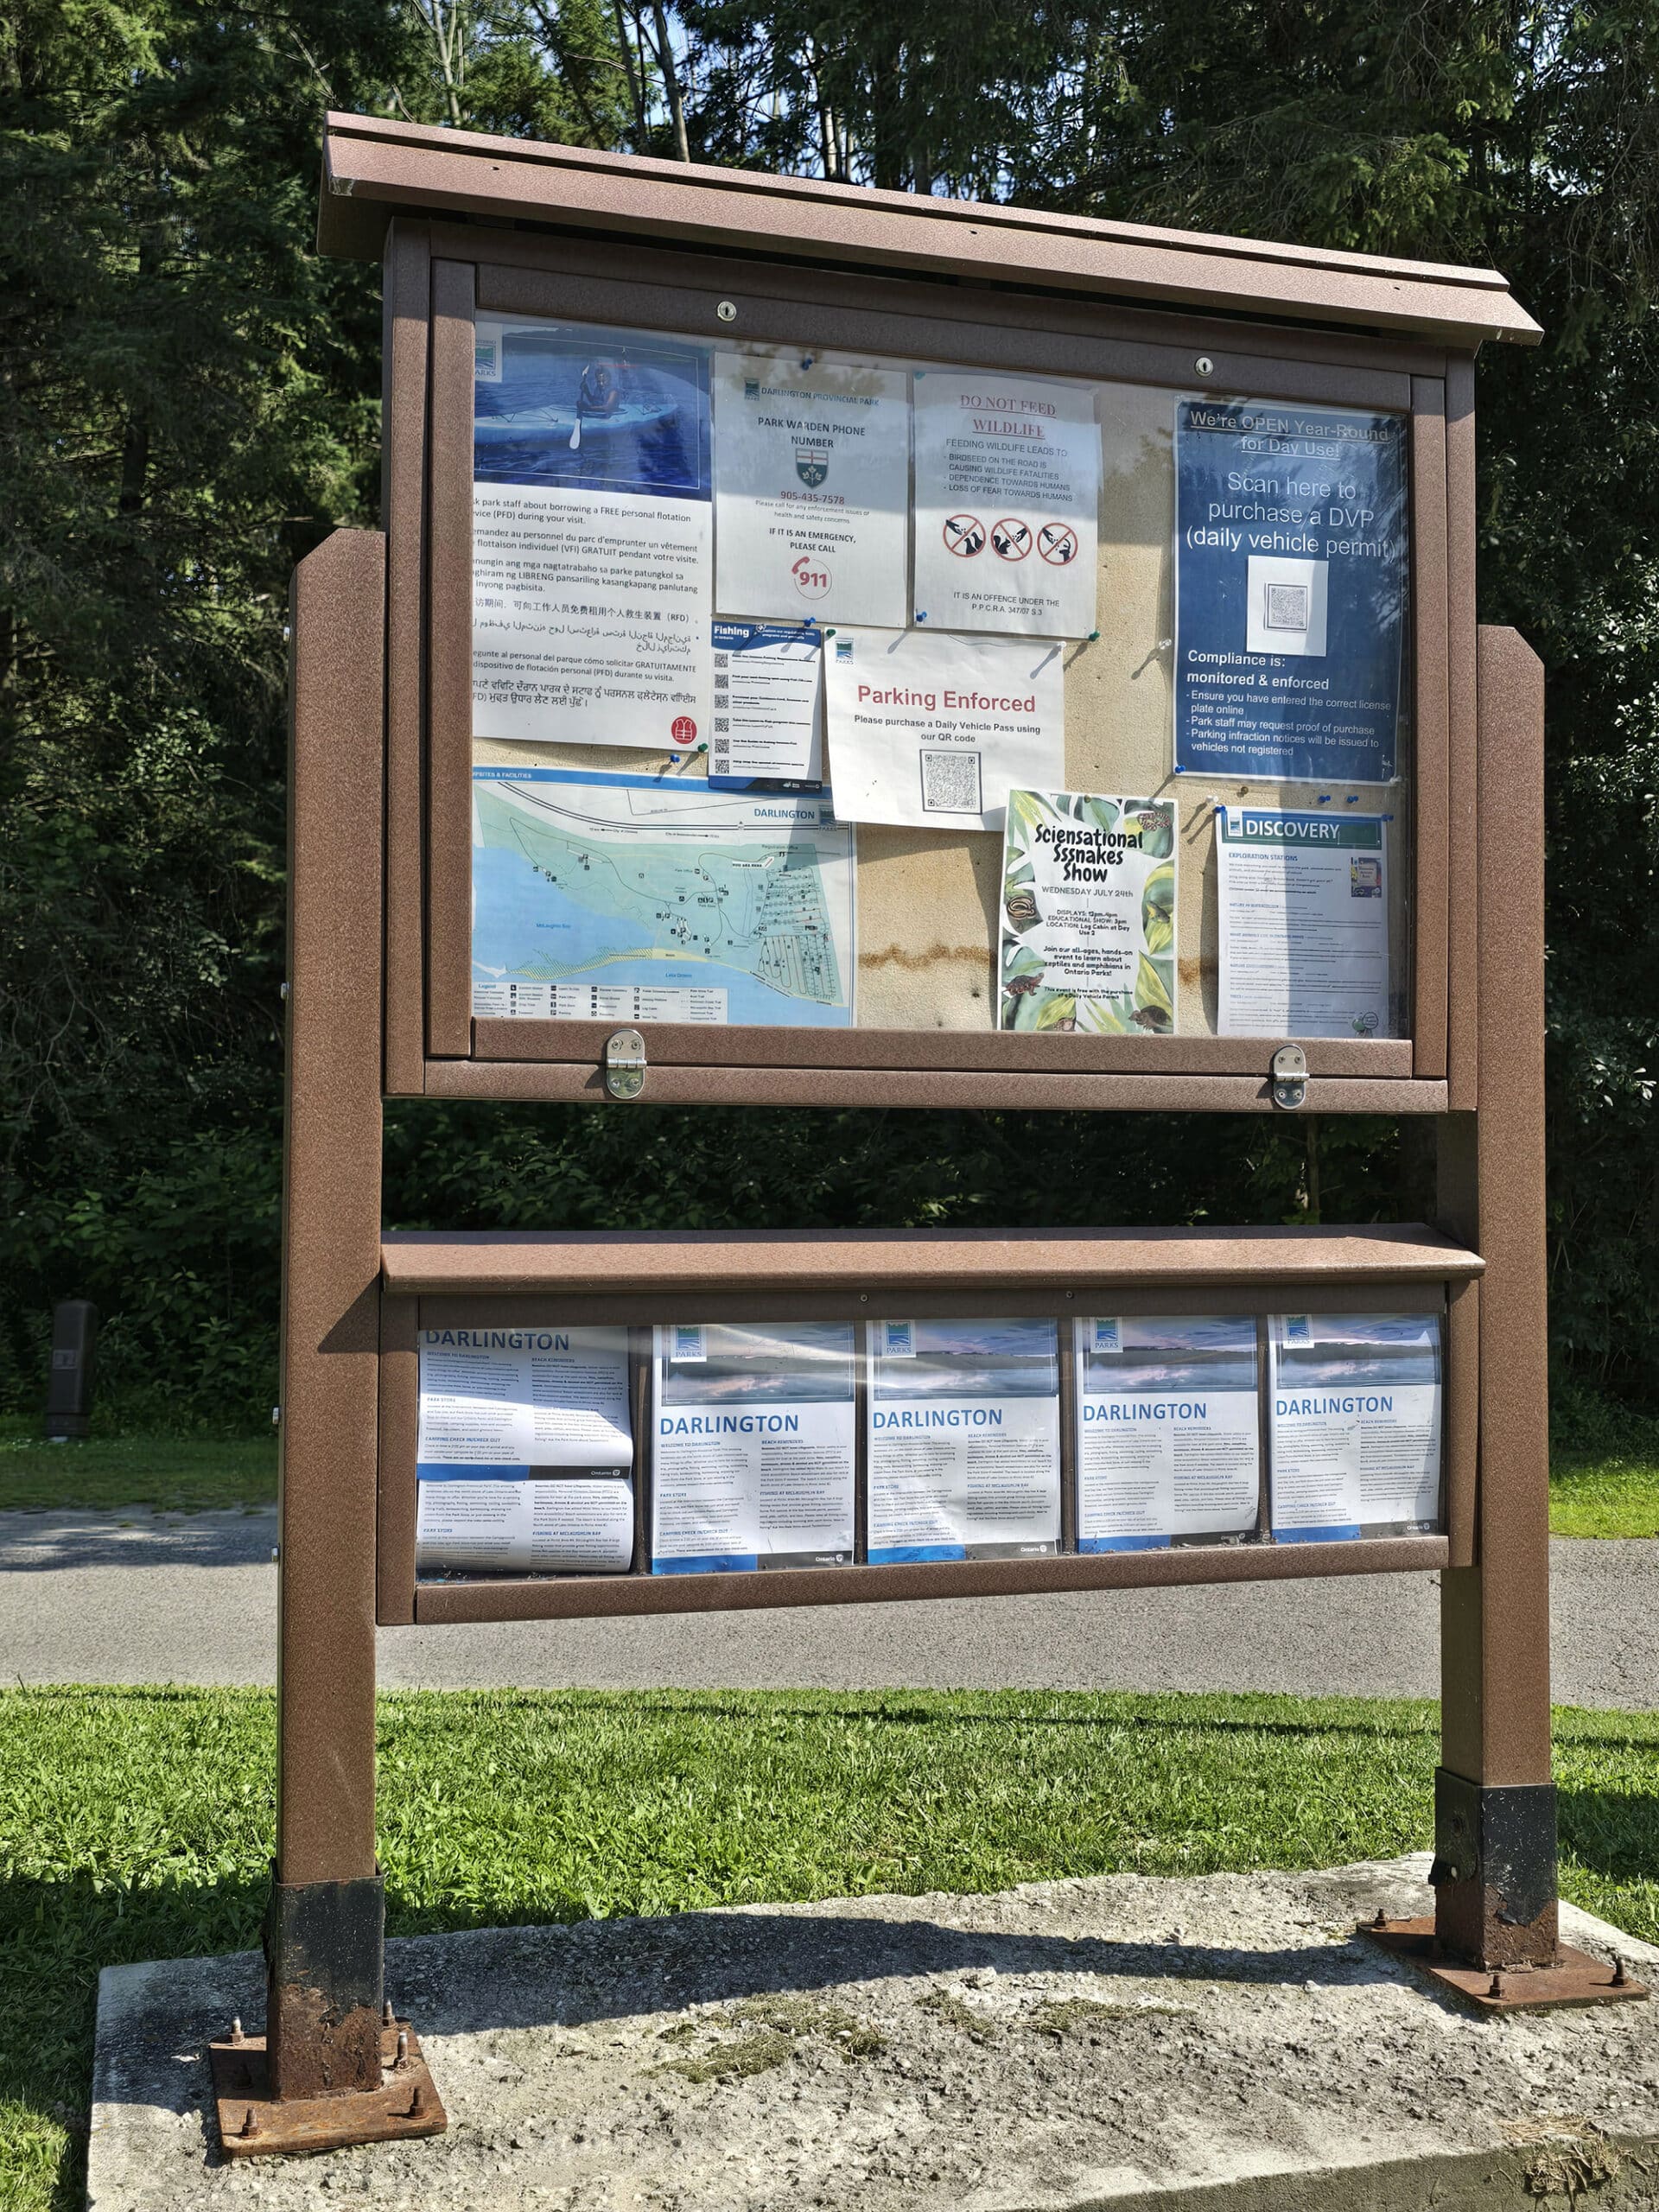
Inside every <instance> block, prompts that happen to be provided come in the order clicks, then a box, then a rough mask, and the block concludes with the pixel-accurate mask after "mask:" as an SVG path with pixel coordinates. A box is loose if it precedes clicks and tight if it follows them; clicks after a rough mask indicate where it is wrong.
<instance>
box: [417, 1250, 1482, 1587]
mask: <svg viewBox="0 0 1659 2212" xmlns="http://www.w3.org/2000/svg"><path fill="white" fill-rule="evenodd" d="M1482 1272H1483V1263H1482V1262H1481V1259H1480V1257H1479V1255H1478V1254H1476V1253H1474V1252H1471V1251H1470V1250H1469V1249H1467V1248H1466V1247H1465V1246H1462V1245H1460V1244H1459V1243H1458V1242H1457V1241H1456V1240H1455V1239H1454V1238H1452V1237H1451V1236H1447V1235H1446V1234H1445V1233H1444V1232H1442V1231H1440V1230H1435V1229H1432V1228H1428V1227H1426V1226H1422V1225H1419V1224H1399V1225H1389V1226H1386V1227H1380V1228H1376V1229H1371V1230H1340V1229H1326V1230H1320V1229H1314V1230H1295V1229H1265V1230H1255V1231H1235V1230H1204V1229H1200V1230H1164V1231H1156V1230H1153V1231H1147V1230H1140V1231H1137V1230H1090V1231H1082V1232H1077V1231H1058V1232H1046V1231H1030V1232H1026V1233H1023V1234H1012V1235H1011V1234H998V1233H996V1232H994V1231H987V1232H984V1233H982V1234H968V1235H962V1234H958V1235H955V1236H951V1235H948V1234H946V1235H936V1234H930V1233H926V1232H915V1233H912V1234H909V1235H894V1234H891V1233H886V1232H881V1231H872V1232H866V1233H863V1234H858V1233H851V1234H849V1233H839V1234H837V1233H834V1232H831V1233H829V1234H825V1235H822V1236H817V1235H806V1234H799V1235H798V1234H791V1233H787V1232H781V1233H774V1234H772V1235H767V1236H738V1235H725V1234H721V1233H717V1232H709V1233H702V1234H687V1235H674V1234H657V1235H645V1236H628V1235H625V1234H615V1235H588V1236H582V1235H575V1234H572V1235H556V1234H554V1235H535V1234H526V1235H523V1236H488V1235H467V1234H465V1233H456V1234H450V1235H443V1236H435V1235H429V1234H422V1233H418V1232H409V1233H404V1234H399V1235H389V1236H386V1237H385V1239H384V1240H383V1243H382V1250H381V1284H382V1300H381V1309H380V1311H381V1319H380V1332H381V1363H380V1461H379V1478H378V1618H379V1620H380V1622H381V1623H382V1624H383V1625H389V1624H394V1623H397V1622H410V1621H420V1622H435V1621H461V1620H501V1619H551V1618H594V1617H596V1616H602V1615H607V1614H620V1613H629V1614H639V1613H645V1612H687V1611H725V1610H731V1609H738V1608H741V1609H748V1608H753V1607H767V1606H777V1605H832V1604H851V1603H869V1602H873V1601H875V1600H879V1599H915V1598H924V1597H967V1596H987V1597H988V1596H996V1595H1008V1594H1013V1593H1015V1592H1033V1591H1042V1590H1077V1589H1103V1588H1123V1587H1131V1586H1162V1585H1169V1584H1174V1583H1183V1582H1193V1583H1196V1582H1215V1581H1234V1580H1257V1579H1268V1578H1284V1577H1290V1576H1303V1575H1313V1574H1333V1573H1336V1574H1351V1573H1397V1572H1401V1571H1405V1570H1410V1569H1413V1568H1431V1569H1432V1568H1439V1567H1447V1566H1451V1567H1465V1566H1468V1565H1469V1564H1471V1558H1472V1542H1473V1526H1474V1491H1475V1469H1476V1427H1477V1423H1476V1389H1477V1369H1478V1283H1479V1279H1480V1276H1481V1274H1482ZM1306 1307H1313V1308H1314V1309H1317V1310H1318V1311H1319V1313H1323V1314H1325V1315H1335V1314H1342V1313H1353V1314H1356V1315H1359V1314H1367V1313H1376V1312H1378V1311H1380V1310H1386V1311H1388V1312H1389V1313H1394V1314H1396V1315H1398V1314H1408V1313H1421V1314H1424V1315H1439V1316H1443V1317H1444V1319H1443V1324H1442V1329H1443V1342H1444V1353H1445V1367H1444V1392H1443V1398H1444V1445H1443V1459H1442V1470H1443V1475H1442V1481H1443V1487H1442V1491H1441V1498H1442V1504H1441V1510H1440V1516H1439V1519H1440V1530H1439V1532H1437V1533H1434V1534H1415V1533H1413V1534H1408V1535H1407V1534H1402V1535H1387V1536H1366V1537H1361V1538H1358V1539H1354V1538H1350V1539H1347V1540H1345V1541H1332V1542H1317V1541H1298V1542H1295V1543H1294V1544H1289V1543H1278V1544H1274V1543H1273V1542H1270V1541H1245V1542H1238V1543H1225V1542H1215V1543H1199V1542H1192V1543H1184V1542H1179V1541H1178V1542H1176V1543H1175V1544H1173V1546H1171V1547H1169V1548H1159V1549H1150V1548H1149V1549H1143V1550H1136V1551H1118V1552H1084V1553H1079V1552H1078V1551H1077V1548H1076V1542H1075V1538H1076V1488H1075V1485H1076V1480H1077V1469H1076V1465H1075V1459H1076V1445H1075V1436H1074V1431H1073V1426H1072V1421H1071V1418H1070V1415H1071V1407H1072V1404H1073V1401H1074V1393H1075V1389H1076V1378H1075V1363H1074V1359H1073V1357H1072V1353H1071V1345H1070V1341H1069V1338H1068V1332H1067V1328H1066V1324H1068V1323H1069V1322H1070V1321H1071V1320H1072V1319H1074V1318H1075V1317H1077V1316H1081V1315H1084V1314H1089V1313H1100V1312H1108V1311H1109V1312H1111V1313H1115V1314H1119V1315H1129V1316H1133V1315H1136V1314H1157V1315H1164V1316H1174V1315H1181V1314H1191V1315H1205V1316H1211V1317H1216V1316H1221V1315H1236V1316H1241V1317H1249V1316H1260V1317H1266V1316H1268V1315H1269V1314H1271V1313H1282V1312H1285V1311H1287V1309H1296V1310H1300V1309H1303V1308H1306ZM883 1313H927V1314H929V1315H931V1316H934V1317H936V1318H938V1319H974V1318H976V1317H978V1316H982V1315H985V1314H988V1313H996V1314H999V1315H1002V1316H1008V1317H1014V1316H1040V1317H1043V1318H1044V1319H1048V1320H1052V1321H1053V1322H1055V1323H1057V1324H1058V1325H1059V1328H1058V1344H1059V1347H1060V1360H1061V1368H1060V1376H1059V1385H1060V1395H1061V1400H1062V1402H1063V1405H1064V1407H1065V1413H1066V1417H1065V1419H1063V1420H1062V1421H1061V1423H1060V1425H1059V1452H1058V1465H1059V1477H1060V1481H1061V1484H1062V1486H1063V1496H1064V1499H1065V1535H1064V1536H1063V1538H1062V1542H1061V1547H1060V1548H1059V1549H1058V1551H1055V1552H1051V1553H1050V1554H1047V1555H1045V1556H1040V1557H1024V1558H1003V1559H995V1560H988V1559H974V1558H968V1559H962V1560H906V1561H905V1562H903V1563H893V1564H880V1563H879V1564H871V1563H868V1561H866V1560H863V1559H862V1558H860V1559H859V1560H858V1562H857V1563H856V1564H853V1563H849V1564H846V1565H836V1566H835V1567H791V1569H790V1570H788V1571H787V1572H785V1573H756V1572H753V1571H740V1572H730V1573H718V1572H716V1573H696V1574H652V1573H650V1572H649V1571H648V1564H649V1563H648V1559H647V1556H646V1554H647V1549H648V1545H647V1540H646V1537H645V1526H646V1518H645V1510H644V1498H645V1492H646V1488H647V1485H648V1484H649V1482H650V1481H651V1479H652V1467H651V1462H650V1441H649V1440H650V1421H649V1416H648V1414H647V1413H646V1411H645V1407H644V1404H643V1402H641V1404H640V1405H639V1408H637V1415H638V1417H637V1418H636V1421H635V1458H634V1460H633V1463H632V1478H633V1481H634V1483H635V1485H636V1506H637V1512H638V1516H639V1519H638V1531H639V1533H638V1535H637V1538H636V1556H635V1560H634V1566H633V1571H632V1572H631V1573H570V1574H558V1573H554V1574H551V1575H549V1574H537V1575H535V1576H520V1577H512V1576H491V1577H489V1578H488V1579H479V1578H472V1579H466V1580H421V1579H419V1578H418V1577H417V1574H416V1479H415V1477H416V1429H417V1423H418V1394H419V1390H420V1376H419V1353H418V1347H419V1345H420V1344H421V1342H422V1341H423V1336H424V1335H425V1333H426V1332H432V1333H433V1334H434V1335H438V1334H441V1333H443V1332H461V1333H462V1334H463V1335H465V1334H467V1332H483V1333H494V1334H495V1335H496V1336H497V1337H498V1338H499V1337H505V1336H507V1335H510V1334H511V1333H512V1332H537V1331H541V1332H551V1331H556V1330H558V1329H559V1328H561V1327H566V1328H575V1329H578V1330H579V1329H582V1328H589V1329H592V1328H594V1327H607V1326H608V1327H612V1328H615V1327H617V1326H623V1327H630V1328H632V1329H633V1330H634V1331H636V1332H649V1331H650V1330H651V1329H652V1327H656V1328H658V1329H665V1328H667V1327H669V1326H670V1325H674V1324H690V1325H692V1326H693V1327H695V1328H696V1329H698V1330H699V1332H701V1329H702V1326H703V1325H713V1324H728V1325H735V1326H739V1327H741V1325H744V1324H750V1325H760V1326H764V1327H770V1328H772V1329H776V1328H778V1327H780V1326H787V1325H790V1324H791V1323H800V1322H818V1323H824V1322H837V1323H842V1324H847V1325H850V1327H851V1329H852V1331H853V1332H856V1334H857V1339H858V1344H859V1351H860V1357H861V1358H862V1357H863V1353H864V1349H865V1344H866V1338H865V1336H864V1333H863V1331H864V1325H865V1324H867V1323H868V1322H870V1321H871V1320H872V1319H873V1318H874V1317H877V1316H880V1315H881V1314H883ZM1262 1387H1263V1389H1264V1390H1265V1378H1263V1383H1262ZM1262 1403H1263V1406H1264V1407H1265V1396H1264V1398H1263V1401H1262ZM480 1471H483V1470H480ZM866 1481H867V1471H866V1461H865V1452H864V1449H863V1448H861V1450H860V1452H859V1482H860V1490H861V1494H862V1490H863V1486H864V1484H865V1483H866ZM1262 1496H1263V1499H1264V1500H1265V1497H1266V1486H1265V1484H1263V1488H1262ZM1266 1517H1267V1516H1266V1506H1265V1503H1264V1504H1263V1507H1262V1523H1263V1525H1262V1529H1261V1530H1260V1531H1259V1532H1255V1533H1260V1534H1261V1535H1266V1533H1267V1531H1266V1525H1265V1524H1266ZM861 1549H862V1547H860V1550H861Z"/></svg>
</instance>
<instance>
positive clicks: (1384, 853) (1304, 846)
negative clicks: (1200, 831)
mask: <svg viewBox="0 0 1659 2212" xmlns="http://www.w3.org/2000/svg"><path fill="white" fill-rule="evenodd" d="M1216 857H1217V872H1218V873H1217V888H1218V891H1219V893H1220V906H1221V1006H1220V1014H1219V1019H1218V1021H1217V1027H1218V1029H1219V1031H1220V1033H1221V1034H1222V1035H1223V1036H1224V1037H1392V1036H1393V1035H1394V1023H1393V1020H1392V1010H1391V1005H1390V1000H1389V877H1388V864H1389V847H1388V823H1387V821H1386V820H1385V818H1384V817H1383V816H1382V815H1376V814H1370V815H1363V814H1362V815H1352V814H1340V815H1336V814H1328V813H1326V812H1325V811H1324V810H1323V809H1321V810H1319V812H1318V813H1313V814H1302V813H1295V812H1287V811H1281V810H1280V809H1278V808H1276V807H1254V806H1228V807H1218V808H1217V810H1216Z"/></svg>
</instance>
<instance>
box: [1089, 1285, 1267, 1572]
mask: <svg viewBox="0 0 1659 2212" xmlns="http://www.w3.org/2000/svg"><path fill="white" fill-rule="evenodd" d="M1073 1326H1074V1328H1075V1330H1076V1346H1075V1351H1076V1360H1077V1549H1078V1550H1079V1551H1080V1552H1139V1551H1160V1550H1164V1549H1166V1548H1167V1547H1168V1546H1169V1545H1171V1544H1173V1543H1226V1542H1236V1541H1238V1540H1239V1539H1240V1538H1241V1537H1243V1536H1247V1535H1253V1534H1254V1533H1255V1525H1256V1519H1257V1514H1258V1510H1259V1507H1260V1502H1261V1474H1262V1455H1261V1445H1260V1431H1261V1401H1260V1399H1259V1397H1258V1395H1257V1391H1256V1341H1255V1317H1254V1316H1253V1315H1250V1314H1236V1315H1230V1314H1219V1315H1215V1316H1212V1317H1207V1318H1206V1317H1202V1316H1198V1315H1185V1314H1179V1315H1167V1314H1162V1315H1160V1314H1152V1313H1130V1314H1122V1315H1108V1316H1103V1317H1100V1318H1096V1319H1089V1320H1079V1321H1077V1322H1076V1323H1074V1324H1073Z"/></svg>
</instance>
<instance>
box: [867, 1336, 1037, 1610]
mask: <svg viewBox="0 0 1659 2212" xmlns="http://www.w3.org/2000/svg"><path fill="white" fill-rule="evenodd" d="M865 1421H866V1427H867V1430H868V1453H869V1458H868V1491H869V1497H868V1541H869V1558H870V1563H871V1565H872V1566H877V1565H880V1564H882V1563H884V1562H891V1561H893V1560H936V1559H938V1560H944V1559H1032V1558H1036V1557H1039V1556H1040V1555H1042V1554H1046V1553H1049V1552H1054V1551H1058V1548H1059V1541H1060V1376H1059V1342H1058V1324H1057V1323H1055V1322H1053V1321H1049V1320H1001V1321H997V1320H991V1321H928V1320H886V1321H872V1322H871V1323H869V1324H868V1389H867V1397H866V1412H865Z"/></svg>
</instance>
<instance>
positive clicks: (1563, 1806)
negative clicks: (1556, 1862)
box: [1555, 1785, 1659, 1882]
mask: <svg viewBox="0 0 1659 2212" xmlns="http://www.w3.org/2000/svg"><path fill="white" fill-rule="evenodd" d="M1555 1813H1556V1827H1557V1830H1558V1833H1559V1835H1560V1847H1561V1851H1562V1853H1563V1855H1564V1856H1565V1855H1567V1853H1570V1854H1571V1855H1572V1857H1573V1859H1576V1860H1577V1861H1578V1863H1579V1865H1580V1866H1586V1867H1588V1868H1589V1869H1590V1870H1591V1871H1592V1872H1594V1873H1597V1874H1605V1876H1606V1877H1607V1878H1608V1879H1609V1880H1610V1881H1615V1882H1641V1881H1649V1882H1659V1793H1654V1792H1649V1791H1646V1790H1624V1789H1575V1788H1573V1787H1572V1786H1571V1785H1562V1786H1560V1787H1558V1789H1557V1790H1556V1793H1555Z"/></svg>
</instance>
